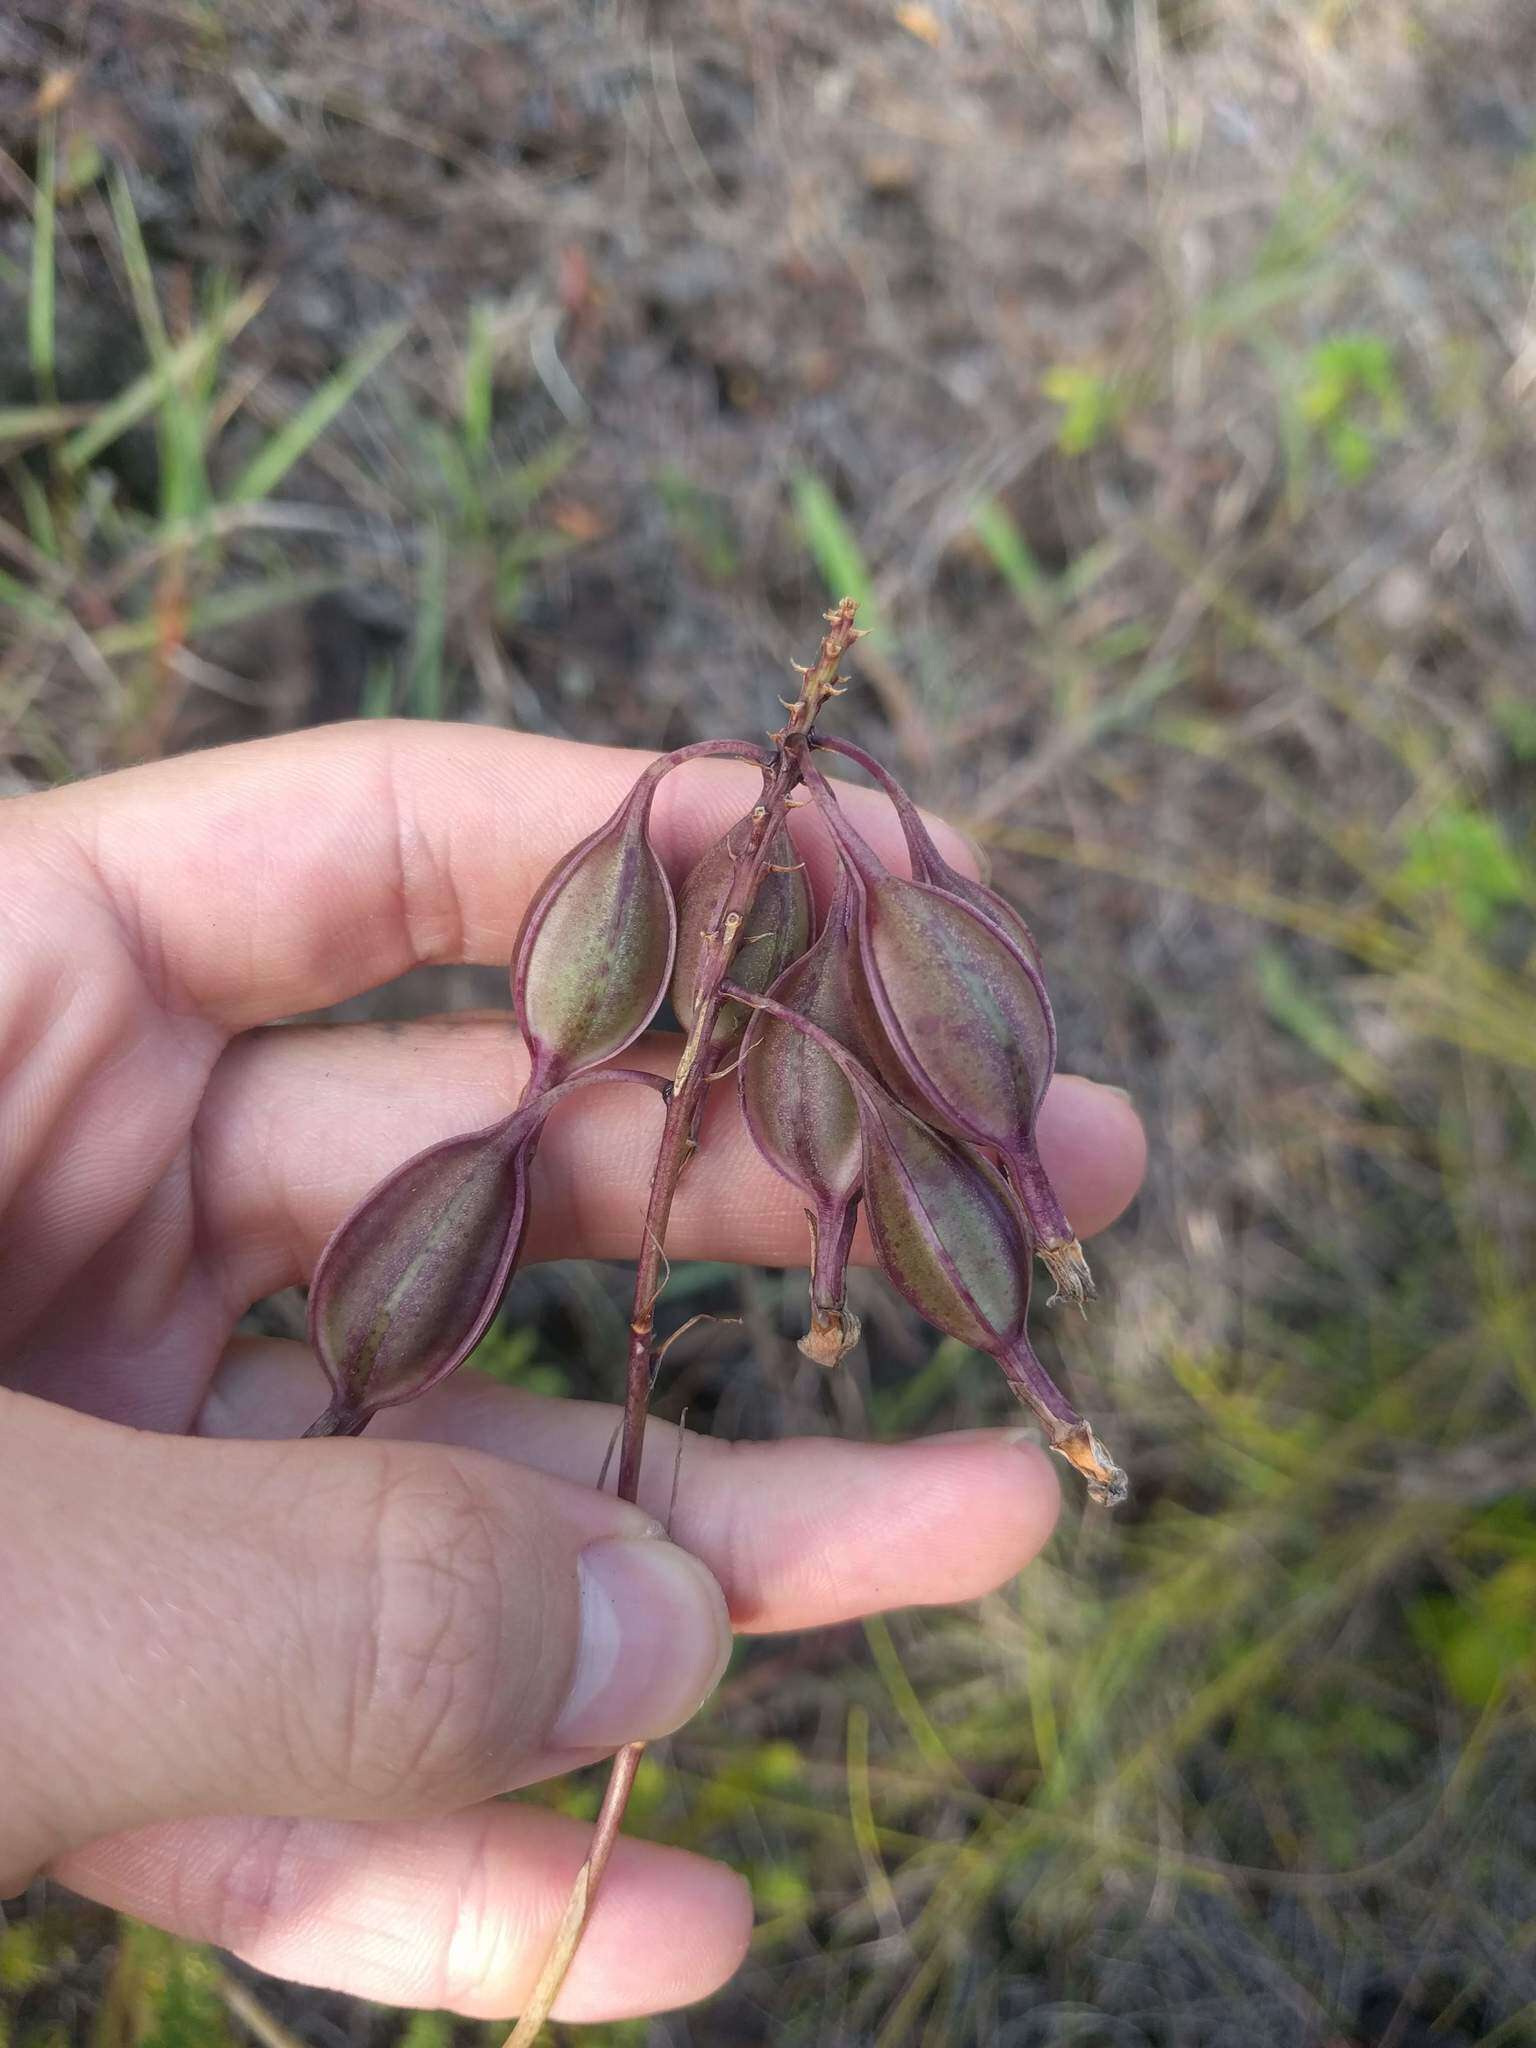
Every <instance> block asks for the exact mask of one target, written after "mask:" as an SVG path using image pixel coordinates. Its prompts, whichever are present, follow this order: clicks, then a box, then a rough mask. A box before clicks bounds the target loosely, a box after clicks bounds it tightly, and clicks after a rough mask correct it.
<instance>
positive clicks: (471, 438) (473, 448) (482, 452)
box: [464, 306, 496, 463]
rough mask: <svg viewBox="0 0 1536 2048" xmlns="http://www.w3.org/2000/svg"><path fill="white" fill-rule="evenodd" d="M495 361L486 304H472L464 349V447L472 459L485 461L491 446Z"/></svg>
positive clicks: (491, 326)
mask: <svg viewBox="0 0 1536 2048" xmlns="http://www.w3.org/2000/svg"><path fill="white" fill-rule="evenodd" d="M495 361H496V332H495V328H494V325H493V324H492V320H491V309H490V307H489V306H475V307H474V308H473V309H472V310H471V312H470V316H469V341H468V344H467V345H466V347H465V350H464V446H465V448H466V449H467V450H468V451H469V455H470V459H471V460H472V461H473V462H476V463H481V462H484V460H485V457H486V454H487V452H488V450H489V448H490V445H491V400H492V382H493V371H494V369H495Z"/></svg>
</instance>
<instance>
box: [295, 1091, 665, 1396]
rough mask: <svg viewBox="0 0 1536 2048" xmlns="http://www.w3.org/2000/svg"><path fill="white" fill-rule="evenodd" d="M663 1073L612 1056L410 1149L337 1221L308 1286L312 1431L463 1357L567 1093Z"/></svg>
mask: <svg viewBox="0 0 1536 2048" xmlns="http://www.w3.org/2000/svg"><path fill="white" fill-rule="evenodd" d="M608 1081H636V1082H639V1083H641V1084H642V1085H644V1086H646V1087H649V1088H654V1089H656V1090H657V1091H658V1092H661V1091H663V1090H664V1089H665V1083H664V1082H663V1081H662V1080H661V1079H660V1078H659V1076H657V1075H655V1074H645V1073H639V1072H631V1071H630V1070H628V1069H625V1068H606V1069H604V1071H603V1072H602V1073H593V1074H583V1075H579V1076H577V1077H575V1078H574V1079H572V1080H570V1081H567V1082H566V1083H564V1085H563V1086H561V1087H559V1088H554V1089H551V1090H550V1091H549V1092H548V1093H547V1094H544V1095H540V1096H538V1097H537V1098H536V1099H535V1100H534V1101H532V1102H529V1103H526V1104H524V1106H523V1107H522V1108H520V1109H516V1110H514V1111H513V1112H512V1114H511V1115H510V1116H506V1117H503V1118H502V1119H501V1121H500V1122H499V1123H495V1124H491V1125H490V1126H488V1127H487V1128H486V1129H485V1130H480V1131H471V1132H469V1133H468V1134H467V1135H466V1136H464V1137H458V1138H445V1139H443V1140H442V1142H441V1143H439V1144H436V1145H429V1146H428V1147H427V1149H426V1150H425V1151H424V1152H418V1153H417V1154H416V1155H415V1157H414V1158H412V1159H407V1160H406V1161H405V1163H404V1164H403V1165H402V1166H398V1167H396V1168H395V1170H394V1172H393V1173H391V1174H388V1175H387V1176H386V1177H385V1178H384V1179H383V1180H382V1181H380V1182H379V1184H378V1185H377V1186H376V1187H375V1188H373V1189H372V1190H371V1191H370V1192H369V1193H368V1194H367V1195H365V1196H364V1198H363V1200H362V1201H361V1202H359V1203H358V1205H357V1207H356V1208H355V1209H353V1210H352V1211H351V1213H350V1214H349V1215H348V1216H346V1217H345V1218H344V1219H343V1220H342V1222H341V1223H339V1224H338V1225H337V1227H336V1229H335V1230H334V1231H333V1232H332V1233H331V1236H330V1239H329V1240H328V1242H327V1244H326V1246H325V1249H324V1250H323V1251H322V1252H321V1254H320V1257H319V1259H318V1261H317V1262H316V1265H315V1271H314V1277H313V1279H312V1280H311V1281H310V1287H309V1341H310V1343H311V1344H312V1345H313V1347H314V1350H315V1354H316V1356H317V1357H318V1358H319V1360H320V1363H321V1366H322V1367H323V1368H324V1370H325V1374H326V1377H327V1378H328V1379H329V1381H330V1383H331V1390H332V1398H331V1405H330V1407H329V1408H328V1409H327V1411H326V1413H325V1414H324V1415H323V1416H322V1417H321V1418H320V1420H319V1421H318V1422H317V1423H315V1424H314V1426H313V1427H312V1428H310V1429H308V1430H306V1431H305V1435H306V1436H355V1435H357V1434H358V1433H359V1431H361V1430H362V1429H363V1428H365V1427H366V1425H367V1423H368V1421H369V1419H370V1417H371V1416H373V1415H374V1414H376V1413H377V1411H378V1410H379V1409H380V1408H393V1407H397V1406H398V1405H399V1404H400V1403H401V1402H402V1401H413V1400H415V1398H416V1397H417V1395H419V1394H424V1393H425V1392H426V1391H427V1389H428V1388H429V1387H433V1386H436V1384H437V1383H438V1381H439V1380H442V1379H446V1377H447V1376H448V1374H449V1373H451V1372H452V1371H453V1370H454V1368H455V1367H456V1366H458V1365H460V1364H462V1362H463V1361H464V1359H465V1358H466V1357H467V1356H468V1355H469V1353H470V1352H471V1351H472V1350H473V1349H474V1347H475V1345H476V1344H478V1343H479V1341H480V1339H481V1337H482V1336H483V1335H484V1334H485V1330H486V1327H487V1325H488V1324H489V1322H490V1320H491V1317H492V1316H493V1315H494V1314H495V1313H496V1304H497V1303H498V1302H499V1301H500V1299H501V1295H502V1291H503V1289H504V1288H505V1287H506V1284H507V1279H508V1276H509V1275H510V1273H511V1271H512V1267H513V1264H514V1262H515V1260H516V1258H517V1253H518V1248H519V1246H520V1245H521V1243H522V1237H523V1227H524V1224H525V1222H526V1220H527V1211H528V1171H529V1167H530V1166H531V1164H532V1160H533V1153H534V1149H535V1147H536V1145H537V1142H538V1139H539V1136H540V1133H541V1131H542V1129H543V1125H544V1120H545V1118H546V1117H547V1116H548V1115H549V1112H550V1111H551V1110H552V1109H553V1108H554V1106H555V1104H556V1103H557V1102H559V1101H561V1100H563V1099H564V1098H565V1097H566V1096H567V1095H570V1094H573V1093H575V1092H576V1091H577V1090H578V1089H580V1088H583V1087H585V1086H588V1085H591V1084H598V1083H604V1082H608Z"/></svg>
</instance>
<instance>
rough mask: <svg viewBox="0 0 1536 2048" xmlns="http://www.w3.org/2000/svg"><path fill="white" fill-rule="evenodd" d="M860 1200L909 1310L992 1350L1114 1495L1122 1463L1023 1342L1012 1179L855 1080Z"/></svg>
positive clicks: (1022, 1241) (1093, 1482) (1092, 1478)
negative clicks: (861, 1143)
mask: <svg viewBox="0 0 1536 2048" xmlns="http://www.w3.org/2000/svg"><path fill="white" fill-rule="evenodd" d="M858 1101H859V1121H860V1125H861V1128H862V1131H863V1139H864V1207H865V1213H866V1215H867V1216H868V1218H869V1232H870V1236H871V1238H872V1239H873V1240H874V1245H875V1253H876V1256H877V1257H878V1259H879V1261H880V1266H881V1270H882V1271H883V1272H884V1273H885V1275H886V1277H887V1278H888V1279H889V1280H890V1281H891V1282H892V1283H893V1284H894V1285H895V1287H896V1288H897V1289H898V1291H899V1292H900V1293H902V1294H904V1295H905V1296H906V1298H907V1300H908V1301H909V1302H911V1304H912V1306H913V1307H914V1308H915V1309H916V1310H917V1312H918V1313H919V1315H921V1316H923V1317H925V1318H926V1319H927V1321H929V1322H930V1323H932V1324H933V1325H934V1327H935V1328H936V1329H940V1330H943V1331H944V1332H945V1334H946V1335H947V1336H951V1337H957V1338H958V1339H959V1340H960V1342H961V1343H962V1344H970V1345H974V1347H975V1348H976V1349H977V1350H978V1351H985V1352H987V1353H989V1354H990V1355H991V1356H992V1357H993V1358H995V1359H996V1360H997V1362H998V1364H999V1365H1000V1366H1001V1367H1002V1369H1003V1374H1004V1377H1005V1378H1006V1379H1007V1381H1008V1383H1009V1385H1010V1386H1011V1387H1012V1388H1013V1390H1014V1392H1015V1393H1016V1394H1018V1396H1019V1397H1020V1399H1021V1400H1024V1401H1027V1402H1028V1403H1029V1405H1030V1407H1032V1408H1033V1409H1034V1411H1035V1413H1036V1414H1037V1415H1038V1416H1039V1417H1040V1420H1041V1422H1042V1423H1043V1424H1044V1425H1045V1430H1046V1434H1047V1436H1048V1437H1049V1438H1050V1441H1051V1447H1052V1449H1053V1450H1056V1451H1059V1452H1060V1454H1061V1455H1062V1457H1064V1458H1065V1459H1066V1460H1067V1462H1068V1463H1069V1464H1070V1465H1073V1466H1075V1467H1076V1468H1077V1470H1078V1471H1079V1472H1081V1473H1082V1475H1083V1477H1084V1478H1085V1479H1086V1480H1087V1482H1088V1492H1089V1495H1090V1496H1091V1498H1092V1499H1094V1500H1096V1501H1098V1502H1099V1503H1100V1504H1101V1505H1102V1506H1107V1507H1112V1506H1114V1505H1115V1504H1116V1503H1117V1502H1119V1501H1122V1500H1124V1499H1125V1495H1126V1480H1125V1474H1124V1473H1123V1472H1122V1471H1121V1470H1120V1468H1119V1466H1118V1465H1116V1464H1115V1462H1114V1460H1113V1459H1112V1458H1111V1457H1110V1456H1109V1453H1108V1452H1107V1451H1106V1450H1105V1448H1104V1446H1103V1445H1102V1444H1101V1443H1100V1442H1099V1439H1098V1438H1097V1437H1096V1436H1095V1435H1094V1432H1093V1430H1092V1428H1091V1427H1090V1426H1089V1424H1088V1423H1087V1422H1085V1421H1084V1420H1083V1418H1082V1416H1080V1415H1079V1414H1078V1412H1077V1410H1076V1409H1075V1408H1074V1407H1073V1406H1072V1404H1071V1403H1070V1402H1069V1401H1068V1400H1067V1398H1066V1396H1065V1395H1064V1394H1063V1393H1062V1392H1061V1390H1060V1388H1059V1387H1058V1386H1057V1385H1056V1383H1055V1381H1054V1380H1053V1379H1052V1378H1051V1376H1050V1374H1049V1373H1048V1372H1047V1371H1046V1369H1045V1367H1044V1366H1043V1365H1042V1364H1041V1363H1040V1360H1039V1359H1038V1358H1037V1357H1036V1355H1035V1352H1034V1348H1033V1346H1032V1345H1031V1344H1030V1341H1029V1336H1028V1332H1027V1329H1026V1322H1027V1319H1028V1315H1029V1291H1030V1290H1029V1272H1030V1265H1031V1254H1032V1246H1031V1243H1030V1239H1029V1234H1028V1231H1027V1229H1026V1227H1025V1224H1024V1219H1023V1217H1022V1215H1021V1213H1020V1210H1019V1206H1018V1204H1017V1202H1016V1200H1015V1199H1014V1196H1013V1192H1012V1190H1011V1189H1010V1188H1009V1187H1008V1186H1007V1185H1006V1183H1005V1182H1004V1181H1003V1179H1002V1177H1001V1176H1000V1175H999V1174H997V1173H996V1172H994V1171H993V1169H992V1168H991V1167H990V1166H988V1164H987V1163H986V1161H985V1160H984V1159H982V1158H980V1157H979V1156H978V1155H977V1154H976V1153H974V1152H972V1151H971V1150H970V1149H969V1148H968V1147H966V1146H964V1145H960V1144H956V1143H955V1142H954V1141H953V1140H952V1139H948V1138H944V1137H941V1136H939V1135H938V1133H937V1132H934V1131H930V1130H928V1129H927V1128H926V1127H925V1126H924V1125H923V1124H922V1123H921V1122H919V1120H918V1119H917V1118H916V1117H915V1116H913V1115H912V1114H911V1112H910V1111H909V1110H906V1109H904V1108H903V1107H902V1106H901V1104H900V1103H898V1102H896V1101H895V1100H894V1099H893V1098H892V1097H890V1096H888V1095H885V1094H884V1093H883V1091H881V1090H879V1089H877V1088H874V1087H868V1088H861V1089H859V1091H858Z"/></svg>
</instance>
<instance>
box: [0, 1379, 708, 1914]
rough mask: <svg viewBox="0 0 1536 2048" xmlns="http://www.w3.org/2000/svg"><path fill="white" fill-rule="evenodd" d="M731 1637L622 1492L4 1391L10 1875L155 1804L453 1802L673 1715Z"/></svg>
mask: <svg viewBox="0 0 1536 2048" xmlns="http://www.w3.org/2000/svg"><path fill="white" fill-rule="evenodd" d="M729 1645H730V1634H729V1623H728V1620H727V1616H726V1610H725V1601H724V1598H723V1596H722V1594H721V1592H720V1588H719V1587H718V1585H717V1584H716V1583H715V1581H714V1579H713V1578H712V1577H711V1576H710V1574H709V1573H708V1572H707V1571H706V1570H705V1568H704V1566H703V1565H701V1564H700V1563H698V1561H697V1560H696V1559H694V1558H693V1557H691V1556H689V1555H688V1553H687V1552H685V1551H683V1550H680V1549H678V1548H677V1547H676V1546H675V1545H674V1544H672V1543H669V1542H668V1541H667V1540H666V1538H665V1536H664V1535H663V1534H662V1532H661V1530H660V1528H659V1525H658V1524H657V1523H655V1522H653V1521H652V1520H651V1519H650V1518H649V1517H648V1516H646V1515H644V1514H642V1513H641V1511H640V1510H639V1509H638V1508H634V1507H631V1506H630V1505H629V1504H628V1503H627V1502H624V1501H619V1500H615V1499H614V1498H613V1497H612V1496H611V1495H606V1494H599V1493H596V1492H594V1491H591V1490H589V1489H586V1488H583V1487H579V1486H575V1485H572V1484H571V1483H570V1482H569V1481H566V1480H561V1479H555V1478H550V1477H548V1476H546V1475H544V1474H541V1473H536V1472H531V1471H528V1470H526V1469H524V1468H523V1467H521V1466H518V1465H513V1464H509V1463H506V1462H503V1461H501V1460H499V1459H495V1458H492V1457H489V1456H486V1455H484V1454H482V1453H480V1452H476V1451H464V1450H458V1449H453V1448H449V1447H447V1446H436V1445H420V1444H406V1443H383V1442H380V1443H372V1442H370V1441H368V1440H367V1439H364V1440H362V1441H361V1442H356V1443H349V1442H334V1441H333V1442H329V1443H327V1442H312V1443H285V1444H272V1443H232V1442H209V1441H205V1440H201V1439H188V1438H181V1437H164V1436H153V1435H147V1434H141V1433H138V1432H135V1431H132V1430H127V1429H123V1428H120V1427H118V1426H116V1425H114V1424H111V1423H105V1422H100V1421H97V1420H96V1419H95V1418H93V1417H90V1416H83V1415H78V1414H75V1413H73V1412H71V1411H69V1410H66V1409H63V1408H59V1407H56V1406H54V1405H53V1404H51V1403H47V1402H42V1401H37V1400H33V1399H31V1398H29V1397H28V1396H26V1395H21V1394H6V1393H3V1392H0V1787H4V1788H6V1790H5V1796H4V1797H3V1798H0V1896H4V1895H5V1892H6V1889H7V1886H8V1885H9V1884H10V1882H11V1881H12V1880H15V1881H16V1882H17V1883H20V1882H24V1881H25V1879H26V1878H27V1876H28V1875H29V1874H30V1873H31V1872H32V1871H33V1870H35V1869H36V1868H38V1867H39V1866H40V1865H41V1864H43V1863H44V1862H46V1861H47V1860H48V1859H49V1858H50V1857H52V1856H54V1855H57V1854H58V1853H59V1852H60V1851H62V1850H63V1849H65V1848H69V1847H73V1846H75V1845H77V1844H79V1843H80V1842H83V1841H86V1840H89V1839H91V1838H92V1837H94V1836H98V1835H102V1834H106V1833H108V1832H112V1831H116V1830H119V1829H122V1828H127V1827H135V1826H138V1825H140V1824H142V1823H144V1822H147V1821H153V1820H168V1819H176V1818H183V1817H186V1816H189V1815H194V1814H207V1813H249V1814H275V1815H315V1816H327V1817H336V1818H356V1819H362V1818H370V1817H384V1816H390V1815H406V1814H412V1813H429V1812H440V1811H446V1810H448V1809H450V1808H456V1807H462V1806H465V1805H468V1804H470V1803H472V1802H474V1801H476V1800H479V1799H483V1798H487V1797H489V1796H491V1795H493V1794H495V1793H497V1792H501V1791H505V1790H507V1789H508V1788H509V1787H510V1786H511V1785H513V1784H516V1783H526V1782H527V1781H528V1780H529V1779H530V1778H532V1777H535V1776H538V1775H540V1774H548V1773H552V1772H554V1771H557V1770H560V1769H562V1768H567V1767H569V1766H571V1765H572V1764H575V1763H579V1762H585V1761H587V1760H589V1759H590V1757H591V1756H592V1755H593V1754H595V1753H601V1752H602V1751H603V1750H606V1749H611V1748H613V1747H615V1746H617V1745H618V1744H619V1743H621V1742H624V1741H628V1740H632V1739H639V1738H641V1737H648V1736H655V1735H661V1734H665V1733H667V1732H669V1731H670V1730H671V1729H673V1728H675V1727H678V1726H679V1725H680V1724H681V1723H682V1722H683V1721H685V1720H686V1719H687V1718H688V1717H689V1716H690V1715H691V1714H692V1713H693V1712H694V1710H695V1709H696V1708H697V1707H698V1705H699V1704H700V1702H701V1701H702V1700H703V1699H704V1698H705V1696H706V1695H707V1694H708V1693H709V1691H710V1690H711V1689H712V1688H713V1686H714V1684H715V1683H716V1681H717V1679H718V1678H719V1676H720V1673H721V1671H722V1670H723V1668H724V1665H725V1660H726V1657H727V1655H728V1653H729Z"/></svg>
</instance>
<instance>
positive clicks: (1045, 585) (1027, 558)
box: [971, 498, 1056, 627]
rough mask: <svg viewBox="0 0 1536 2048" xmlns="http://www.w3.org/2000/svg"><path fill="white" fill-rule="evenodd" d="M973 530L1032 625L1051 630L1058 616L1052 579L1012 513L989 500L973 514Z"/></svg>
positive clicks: (993, 499) (996, 502) (992, 499)
mask: <svg viewBox="0 0 1536 2048" xmlns="http://www.w3.org/2000/svg"><path fill="white" fill-rule="evenodd" d="M971 526H972V529H973V530H974V532H975V535H976V538H977V539H978V540H979V541H980V542H981V544H982V546H983V547H984V548H985V549H986V551H987V554H988V555H989V556H990V558H991V561H992V566H993V568H994V569H996V571H997V573H998V574H999V575H1000V576H1001V577H1002V579H1003V581H1004V582H1005V583H1006V584H1007V585H1008V588H1009V589H1010V590H1011V591H1012V592H1013V594H1014V596H1015V597H1016V598H1017V599H1018V600H1019V603H1020V605H1021V606H1022V607H1023V610H1024V612H1025V615H1026V616H1027V617H1028V619H1029V621H1030V623H1031V624H1032V625H1034V626H1041V627H1043V626H1048V625H1049V624H1050V622H1051V620H1052V618H1053V617H1054V616H1055V613H1056V599H1055V595H1054V593H1053V591H1052V589H1051V579H1050V578H1049V577H1048V576H1047V575H1046V573H1045V571H1044V570H1043V569H1042V568H1041V566H1040V564H1039V562H1038V561H1037V560H1036V559H1035V555H1034V551H1033V549H1032V548H1031V547H1030V545H1029V542H1028V541H1027V540H1026V539H1025V538H1024V536H1023V534H1022V533H1020V531H1019V529H1018V526H1017V525H1016V524H1015V522H1014V519H1013V517H1012V515H1011V513H1009V511H1008V510H1007V508H1006V507H1005V506H1003V505H1000V504H999V503H998V501H997V499H996V498H989V499H988V500H987V501H986V503H985V504H982V505H978V506H977V507H976V510H975V511H974V512H973V513H972V514H971Z"/></svg>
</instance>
